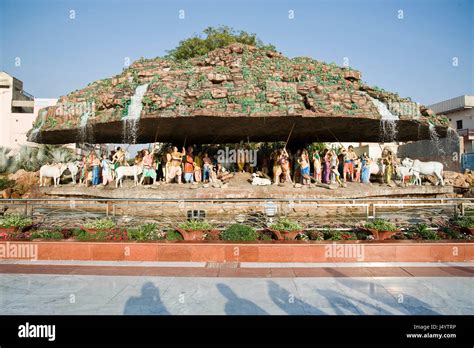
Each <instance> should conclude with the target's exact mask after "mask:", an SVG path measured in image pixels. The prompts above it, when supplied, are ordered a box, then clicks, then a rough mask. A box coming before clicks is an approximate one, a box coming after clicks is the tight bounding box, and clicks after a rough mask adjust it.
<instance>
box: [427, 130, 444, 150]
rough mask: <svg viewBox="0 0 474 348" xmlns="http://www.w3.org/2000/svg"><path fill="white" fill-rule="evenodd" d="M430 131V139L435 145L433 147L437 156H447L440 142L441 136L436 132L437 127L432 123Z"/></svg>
mask: <svg viewBox="0 0 474 348" xmlns="http://www.w3.org/2000/svg"><path fill="white" fill-rule="evenodd" d="M429 131H430V139H431V143H432V144H433V147H434V148H435V151H436V154H437V155H445V154H446V153H445V151H444V150H443V148H442V147H441V143H440V141H439V135H438V133H437V132H436V127H435V125H434V124H432V123H430V126H429Z"/></svg>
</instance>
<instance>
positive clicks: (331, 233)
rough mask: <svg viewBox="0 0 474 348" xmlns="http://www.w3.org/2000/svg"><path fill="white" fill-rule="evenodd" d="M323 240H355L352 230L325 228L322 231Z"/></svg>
mask: <svg viewBox="0 0 474 348" xmlns="http://www.w3.org/2000/svg"><path fill="white" fill-rule="evenodd" d="M323 234H324V239H325V240H356V239H357V236H356V234H355V233H354V232H342V231H336V230H325V231H324V232H323Z"/></svg>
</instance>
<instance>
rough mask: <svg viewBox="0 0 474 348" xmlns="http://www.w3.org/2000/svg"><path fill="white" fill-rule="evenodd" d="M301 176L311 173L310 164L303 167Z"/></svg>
mask: <svg viewBox="0 0 474 348" xmlns="http://www.w3.org/2000/svg"><path fill="white" fill-rule="evenodd" d="M300 170H301V176H303V177H304V176H305V175H309V166H307V167H304V168H301V169H300Z"/></svg>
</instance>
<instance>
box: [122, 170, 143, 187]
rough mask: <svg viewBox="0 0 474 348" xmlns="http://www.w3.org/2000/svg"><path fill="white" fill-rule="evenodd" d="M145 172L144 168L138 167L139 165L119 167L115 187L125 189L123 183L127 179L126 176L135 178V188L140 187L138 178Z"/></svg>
mask: <svg viewBox="0 0 474 348" xmlns="http://www.w3.org/2000/svg"><path fill="white" fill-rule="evenodd" d="M142 172H143V167H142V166H137V165H133V166H130V167H128V166H122V167H118V168H117V169H116V170H115V187H116V188H117V187H119V185H120V187H123V186H122V182H123V178H124V177H126V176H133V180H134V183H135V186H137V185H138V176H139V175H140V174H141V173H142Z"/></svg>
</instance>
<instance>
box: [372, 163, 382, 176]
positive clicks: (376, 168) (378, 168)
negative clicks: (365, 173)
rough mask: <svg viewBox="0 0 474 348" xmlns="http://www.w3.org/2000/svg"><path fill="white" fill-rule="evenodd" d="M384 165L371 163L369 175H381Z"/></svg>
mask: <svg viewBox="0 0 474 348" xmlns="http://www.w3.org/2000/svg"><path fill="white" fill-rule="evenodd" d="M384 170H385V165H383V164H382V163H376V162H371V163H370V174H371V175H383V173H384Z"/></svg>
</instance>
